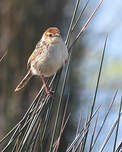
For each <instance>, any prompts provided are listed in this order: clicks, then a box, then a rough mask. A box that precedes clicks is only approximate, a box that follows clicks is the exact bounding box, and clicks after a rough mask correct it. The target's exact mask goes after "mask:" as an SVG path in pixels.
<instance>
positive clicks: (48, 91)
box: [41, 76, 52, 95]
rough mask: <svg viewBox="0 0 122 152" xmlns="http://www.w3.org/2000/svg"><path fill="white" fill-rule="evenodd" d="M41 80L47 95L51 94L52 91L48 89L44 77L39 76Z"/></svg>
mask: <svg viewBox="0 0 122 152" xmlns="http://www.w3.org/2000/svg"><path fill="white" fill-rule="evenodd" d="M41 80H42V83H43V85H44V88H45V92H46V93H47V94H48V95H52V91H50V90H49V89H48V87H47V85H46V82H45V79H44V76H41Z"/></svg>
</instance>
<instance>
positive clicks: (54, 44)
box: [15, 27, 68, 95]
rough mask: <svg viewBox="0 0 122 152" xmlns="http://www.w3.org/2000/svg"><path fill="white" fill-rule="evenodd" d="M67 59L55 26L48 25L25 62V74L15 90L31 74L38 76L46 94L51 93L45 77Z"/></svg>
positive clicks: (25, 82) (27, 80)
mask: <svg viewBox="0 0 122 152" xmlns="http://www.w3.org/2000/svg"><path fill="white" fill-rule="evenodd" d="M67 60H68V49H67V46H66V44H65V42H64V41H63V39H62V36H61V34H60V30H59V29H58V28H57V27H49V28H48V29H47V30H46V31H45V32H44V33H43V35H42V38H41V39H40V40H39V42H38V43H37V45H36V47H35V49H34V51H33V52H32V54H31V56H30V57H29V59H28V62H27V74H26V75H25V77H24V78H23V79H22V81H21V82H20V83H19V84H18V86H17V87H16V89H15V92H17V91H19V90H21V89H22V88H24V87H25V85H26V84H27V83H28V82H29V80H30V79H31V78H32V77H33V76H39V77H40V78H41V80H42V83H43V85H44V88H45V92H46V93H47V94H48V95H52V91H50V90H49V89H48V87H47V85H46V82H45V77H50V76H53V75H54V74H55V73H56V72H57V71H58V70H59V69H60V68H61V67H62V66H63V65H64V64H65V63H66V62H67Z"/></svg>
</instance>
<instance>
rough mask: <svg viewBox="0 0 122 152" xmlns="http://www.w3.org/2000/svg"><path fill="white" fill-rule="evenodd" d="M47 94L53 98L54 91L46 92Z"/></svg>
mask: <svg viewBox="0 0 122 152" xmlns="http://www.w3.org/2000/svg"><path fill="white" fill-rule="evenodd" d="M46 93H47V94H48V95H49V96H51V97H53V94H54V91H51V90H46Z"/></svg>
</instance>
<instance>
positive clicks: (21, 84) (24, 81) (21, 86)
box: [15, 70, 32, 92]
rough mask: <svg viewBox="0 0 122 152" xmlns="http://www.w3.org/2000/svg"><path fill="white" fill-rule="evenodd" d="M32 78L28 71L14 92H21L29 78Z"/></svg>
mask: <svg viewBox="0 0 122 152" xmlns="http://www.w3.org/2000/svg"><path fill="white" fill-rule="evenodd" d="M31 77H32V74H31V71H30V70H29V71H28V73H27V74H26V76H25V77H24V78H23V79H22V81H21V82H20V83H19V85H18V86H17V87H16V89H15V92H17V91H19V90H21V89H22V88H24V86H25V85H26V84H27V83H28V81H29V80H30V78H31Z"/></svg>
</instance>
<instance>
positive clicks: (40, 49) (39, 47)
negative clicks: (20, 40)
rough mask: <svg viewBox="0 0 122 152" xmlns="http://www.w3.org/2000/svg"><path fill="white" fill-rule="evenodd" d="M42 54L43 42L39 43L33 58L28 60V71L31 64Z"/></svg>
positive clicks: (32, 55)
mask: <svg viewBox="0 0 122 152" xmlns="http://www.w3.org/2000/svg"><path fill="white" fill-rule="evenodd" d="M41 52H42V47H41V41H39V42H38V43H37V45H36V48H35V50H34V51H33V53H32V54H31V56H30V57H29V59H28V62H27V69H30V64H31V62H32V61H33V60H34V59H35V58H36V56H38V54H41Z"/></svg>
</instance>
